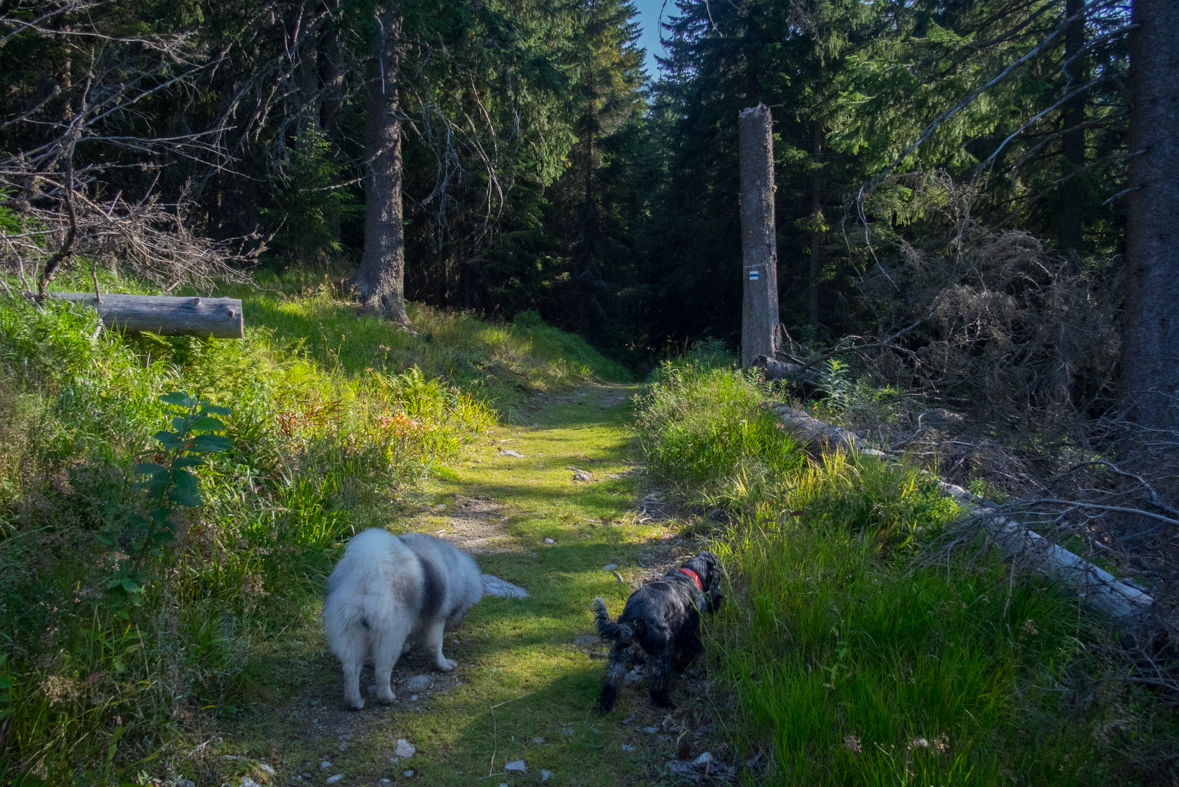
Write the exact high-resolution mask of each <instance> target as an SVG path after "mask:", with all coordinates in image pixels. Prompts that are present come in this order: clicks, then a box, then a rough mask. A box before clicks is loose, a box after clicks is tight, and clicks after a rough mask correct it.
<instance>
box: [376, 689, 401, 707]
mask: <svg viewBox="0 0 1179 787" xmlns="http://www.w3.org/2000/svg"><path fill="white" fill-rule="evenodd" d="M396 699H397V695H396V694H394V693H393V692H391V691H390V692H384V691H378V692H377V702H383V703H384V704H386V705H388V704H389V703H390V702H393V701H395V700H396Z"/></svg>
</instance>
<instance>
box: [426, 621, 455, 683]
mask: <svg viewBox="0 0 1179 787" xmlns="http://www.w3.org/2000/svg"><path fill="white" fill-rule="evenodd" d="M445 630H446V618H439V619H438V620H435V621H434V622H432V623H431V624H430V628H429V630H428V631H426V642H425V646H426V652H433V653H434V666H435V667H437V668H438V669H440V670H442V671H443V672H450V671H451V670H452V669H454V668H455V667H457V666H458V662H457V661H452V660H450V659H448V658H446V656H443V655H442V635H443V633H444V632H445Z"/></svg>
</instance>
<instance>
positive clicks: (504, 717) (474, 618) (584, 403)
mask: <svg viewBox="0 0 1179 787" xmlns="http://www.w3.org/2000/svg"><path fill="white" fill-rule="evenodd" d="M637 393H638V387H637V386H626V385H587V386H585V387H583V388H581V389H579V390H576V391H572V392H569V393H565V394H562V395H554V396H545V395H538V396H536V397H535V399H534V400H533V403H532V405H530V406H529V407H528V408H527V409H526V410H525V411H524V414H523V416H521V418H523V419H527V421H528V424H529V425H526V426H511V425H499V426H497V427H496V428H495V429H494V431H492V432H490V433H488V434H486V435H484V437H483V438H482V439H481V441H480V443H479V445H478V446H476V447H475V449H474V450H473V451H472V453H471V454H470V456H469V457H468V459H467V460H466V461H464V462H463V463H462V464H461V466H459V467H457V468H455V469H454V470H452V471H447V472H446V473H444V476H443V478H441V479H440V480H438V481H437V482H435V483H434V484H432V485H431V487H430V488H429V489H428V490H427V491H426V493H424V494H422V495H419V496H418V497H417V498H416V499H414V500H413V501H412V503H413V504H412V505H409V506H407V507H406V510H403V511H401V512H398V513H391V515H390V520H389V521H388V522H384V523H382V522H374V523H373V524H374V526H380V525H385V526H387V527H388V528H389V529H390V530H392V531H393V532H404V531H408V530H416V531H420V532H425V533H432V534H435V535H438V536H440V537H442V538H445V539H447V540H449V541H450V542H451V543H453V544H455V545H456V546H458V547H460V548H462V549H464V550H466V551H468V552H470V553H471V554H473V555H474V556H475V558H476V560H477V561H478V563H479V566H480V568H481V570H482V571H483V572H484V573H485V575H491V576H492V577H495V578H498V579H499V580H502V581H503V583H501V585H500V586H498V587H499V588H500V589H499V590H496V587H497V586H496V585H495V584H494V581H493V582H492V583H491V584H489V586H488V587H489V590H493V591H495V592H497V593H498V592H501V591H503V592H506V593H508V594H509V595H486V596H484V599H483V601H481V602H480V603H479V604H478V605H477V606H476V607H475V608H474V609H473V610H472V611H471V613H470V614H469V615H468V617H467V619H466V621H465V622H464V624H463V626H462V628H461V629H460V630H459V631H457V632H454V633H453V634H448V635H447V638H446V642H445V646H444V650H445V653H446V655H447V656H448V657H449V658H452V659H455V660H457V661H458V663H459V666H458V667H457V668H455V670H454V671H453V672H450V673H442V672H438V671H436V670H434V669H433V667H432V665H431V663H430V661H429V660H428V659H427V658H426V656H425V655H424V654H422V653H420V652H419V651H416V650H415V651H411V652H410V653H408V654H406V655H405V656H403V657H402V658H401V660H400V661H399V662H398V664H397V667H396V669H395V670H394V672H393V690H394V692H395V693H396V701H395V702H394V703H392V704H391V705H387V706H386V705H380V704H378V703H376V702H373V701H371V700H368V701H366V704H365V707H364V709H363V710H361V711H357V712H350V711H346V710H344V708H343V701H342V675H341V672H340V668H339V664H338V662H337V661H336V659H335V658H334V656H332V654H331V653H330V651H329V650H328V649H327V645H326V642H325V640H324V638H323V635H322V633H321V631H320V627H319V624H318V620H317V619H316V617H317V615H318V608H317V609H314V610H309V611H308V613H307V614H306V615H305V617H306V618H307V620H305V621H301V622H300V624H298V625H293V626H292V630H291V635H290V639H289V640H287V641H285V642H284V645H283V652H281V653H274V654H273V658H274V659H275V660H276V663H279V664H281V669H280V670H279V671H280V673H281V674H283V675H284V676H285V680H284V685H283V686H280V687H275V689H274V690H273V691H265V692H263V696H261V697H260V698H259V702H258V703H256V704H255V705H254V706H252V707H250V708H247V709H243V710H241V711H239V712H238V713H237V714H236V715H234V716H233V717H232V718H230V719H226V718H222V719H219V720H217V725H216V727H217V728H216V729H210V730H209V734H208V735H207V738H208V740H209V743H208V744H207V745H206V746H204V747H203V748H201V749H199V750H198V751H195V752H193V753H192V755H191V757H190V758H189V760H190V762H191V764H192V768H191V769H190V770H191V771H192V772H193V774H194V775H193V776H192V777H189V778H194V779H195V780H196V783H198V784H204V783H213V784H229V785H231V786H233V787H237V785H243V787H250V785H251V784H270V785H281V786H282V787H286V786H287V785H301V786H302V785H328V784H331V785H338V787H352V786H353V785H373V786H375V787H387V786H388V785H411V784H422V785H492V787H497V786H498V785H510V786H513V787H514V786H515V785H526V784H552V785H632V784H651V783H663V782H666V783H669V784H671V783H677V781H676V779H677V774H674V773H670V772H669V766H671V767H672V770H673V771H676V770H678V772H679V774H678V775H679V776H684V775H686V776H687V777H689V778H690V779H691V780H693V781H698V780H699V777H700V776H701V774H703V772H704V771H710V772H711V774H712V775H711V776H706V777H704V780H705V781H708V780H709V779H712V778H714V777H715V776H716V775H721V774H723V773H724V766H723V762H727V761H731V759H732V758H731V757H730V756H729V752H727V751H726V749H725V745H724V743H723V736H722V735H721V734H720V733H721V732H722V731H720V730H717V729H716V727H717V726H719V725H717V724H716V723H715V718H716V709H715V708H714V707H713V704H712V703H713V701H712V691H711V687H710V684H709V683H708V681H707V680H706V679H705V672H704V670H703V667H702V665H701V664H700V663H698V664H697V665H696V667H695V668H694V669H693V671H692V672H691V673H690V674H689V675H688V676H687V677H686V679H684V680H682V681H680V682H679V683H678V685H677V690H676V701H677V708H676V709H675V710H674V711H670V712H669V711H667V710H661V709H658V708H654V707H653V706H651V704H650V702H649V701H648V699H647V696H646V676H645V675H643V671H642V667H641V666H640V667H638V669H636V670H635V671H634V672H632V673H631V675H630V676H629V677H628V684H629V685H628V686H627V690H625V691H624V692H623V693H622V695H621V697H620V698H619V702H618V705H617V707H616V708H615V710H614V712H613V713H611V714H610V715H609V716H602V715H601V714H599V713H598V712H597V711H596V710H595V708H594V704H595V701H596V699H597V695H598V693H599V691H600V690H601V685H602V684H601V681H602V678H603V675H604V669H605V652H606V647H605V645H604V644H603V643H602V642H601V641H600V640H599V639H598V638H597V636H596V634H595V633H594V630H593V626H592V618H591V614H590V612H589V606H590V603H591V601H592V600H593V599H594V597H595V596H601V597H602V598H604V599H605V600H606V602H607V605H608V606H609V608H610V610H611V613H612V614H617V613H618V612H619V611H620V610H621V608H622V605H623V603H624V602H625V599H626V597H627V596H628V595H629V594H630V592H631V591H632V590H633V589H634V588H637V587H639V586H640V585H641V584H642V583H643V582H644V581H645V580H648V579H651V578H654V577H656V576H659V575H660V574H662V573H663V572H664V571H666V570H667V569H668V568H669V567H671V566H672V565H673V564H677V563H678V562H679V561H681V560H683V559H686V558H687V557H689V556H691V555H692V554H695V552H696V551H698V550H699V549H700V548H701V545H700V544H697V543H695V542H693V541H691V540H690V539H687V538H685V537H683V536H682V535H681V534H680V532H681V524H682V523H680V522H679V521H677V520H676V519H674V518H672V517H671V516H670V514H669V513H668V511H667V508H666V506H664V505H663V504H662V496H661V494H660V493H659V491H658V490H656V489H653V488H651V487H650V485H649V484H648V483H647V480H646V478H645V476H644V474H643V473H642V471H641V470H640V469H638V468H637V467H635V466H634V465H633V461H634V450H633V447H632V444H631V431H630V418H631V412H632V407H631V398H632V397H633V396H635V395H636V394H637ZM506 583H510V585H509V584H506ZM513 588H515V590H513ZM524 592H526V593H527V597H512V595H511V594H514V595H517V596H523V595H524ZM372 681H373V679H372V673H371V670H369V669H366V670H365V673H364V674H363V675H362V678H361V687H362V691H363V692H366V695H367V694H368V693H369V692H371V684H372ZM693 759H697V760H699V761H700V762H703V763H704V765H703V766H698V767H697V770H696V771H693V770H692V766H691V761H692V760H693ZM710 762H711V763H712V765H711V766H709V763H710ZM718 765H719V768H718ZM210 777H212V778H210ZM679 783H682V781H681V782H679Z"/></svg>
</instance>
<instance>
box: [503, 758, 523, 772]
mask: <svg viewBox="0 0 1179 787" xmlns="http://www.w3.org/2000/svg"><path fill="white" fill-rule="evenodd" d="M504 770H505V771H516V772H518V773H528V768H527V767H526V766H525V765H524V761H523V760H512V761H511V762H509V763H508V764H507V765H505V766H504Z"/></svg>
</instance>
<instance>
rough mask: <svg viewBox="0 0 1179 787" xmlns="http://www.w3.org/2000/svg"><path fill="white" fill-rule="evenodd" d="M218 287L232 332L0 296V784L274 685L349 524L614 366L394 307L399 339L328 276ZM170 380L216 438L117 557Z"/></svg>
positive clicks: (197, 719) (154, 748)
mask: <svg viewBox="0 0 1179 787" xmlns="http://www.w3.org/2000/svg"><path fill="white" fill-rule="evenodd" d="M132 284H133V283H132ZM127 285H128V282H112V281H106V282H104V289H107V290H108V291H109V290H111V289H116V288H118V289H123V290H127V289H135V287H134V286H132V287H128V286H127ZM68 286H69V284H68V282H67V284H66V287H68ZM82 288H83V289H85V286H84V285H83V286H82ZM242 295H243V296H245V297H244V300H245V302H246V319H247V333H246V338H245V339H244V340H240V341H229V340H200V339H190V338H171V339H163V338H160V337H154V336H150V335H144V336H139V337H124V336H121V335H119V334H113V333H109V332H103V331H98V330H97V319H96V315H95V314H94V313H93V312H91V311H89V310H87V309H84V308H79V307H77V306H72V305H69V304H65V303H61V302H52V301H51V302H49V303H47V304H46V305H45V306H44V307H43V308H37V307H34V306H33V305H32V304H29V303H27V302H25V301H23V300H16V299H3V300H0V443H2V444H3V448H4V450H3V451H0V783H5V784H8V783H26V784H42V783H44V784H97V783H107V782H119V781H126V780H129V779H130V778H132V777H133V776H134V774H135V773H136V771H137V770H138V769H142V768H148V769H151V770H152V771H153V772H161V771H164V772H166V771H167V770H168V769H167V767H166V763H165V762H164V760H166V759H167V758H168V757H169V756H171V754H170V753H171V752H172V750H171V749H170V748H169V747H168V746H167V745H165V744H167V743H168V742H169V741H173V740H180V739H183V738H185V737H186V736H192V735H195V734H196V733H197V732H198V731H199V730H200V729H201V728H202V726H203V725H205V724H207V723H208V719H209V718H210V714H213V715H217V714H232V713H235V712H236V710H237V709H238V708H240V707H242V706H243V705H244V704H246V703H249V702H250V701H252V700H253V699H256V698H259V697H265V696H268V693H269V692H271V691H273V688H268V687H273V686H276V685H278V686H281V685H282V683H283V680H282V673H281V671H279V670H278V667H277V666H276V663H275V662H274V660H273V659H269V658H266V656H267V654H272V653H274V652H275V651H276V649H277V650H278V651H281V646H280V644H279V643H280V639H279V638H278V637H277V636H276V635H277V634H278V633H279V632H280V631H284V630H289V629H290V628H291V627H292V626H298V625H305V624H306V623H308V622H313V621H314V617H315V614H316V610H317V600H318V597H319V596H320V594H321V593H322V587H323V581H324V579H325V578H326V576H327V573H328V572H329V571H330V567H331V565H332V564H333V562H334V560H335V559H336V558H337V557H338V553H339V548H340V546H341V544H342V542H343V541H344V539H345V538H346V537H347V536H348V535H349V534H351V533H352V532H355V531H357V530H358V529H360V528H363V527H368V526H371V525H374V524H375V525H379V524H381V523H382V522H386V521H388V519H389V510H390V508H391V507H396V506H397V505H398V502H399V501H400V500H401V499H402V497H403V495H404V493H405V492H407V491H409V490H412V489H413V488H415V486H416V485H418V484H419V483H420V482H421V481H422V480H424V479H425V478H426V477H427V476H428V475H429V474H430V473H431V472H434V471H435V470H437V469H438V468H440V467H442V466H444V465H446V464H448V463H452V462H454V461H455V460H457V459H458V458H459V457H460V456H461V455H462V454H463V452H464V450H465V447H466V446H467V445H468V444H469V443H470V442H471V441H473V440H474V439H476V438H477V437H478V435H479V434H480V433H482V432H483V431H484V430H486V429H487V428H488V427H489V426H490V425H491V424H492V423H493V422H494V420H495V417H496V410H497V409H498V410H499V411H500V412H501V413H502V412H506V411H510V410H511V409H512V408H514V407H517V406H518V405H519V403H520V402H521V401H523V397H524V396H525V395H526V393H527V391H528V390H530V389H531V388H534V387H548V388H552V387H561V386H564V385H570V384H573V383H574V382H578V381H580V380H582V379H585V378H587V377H592V376H594V375H596V374H599V373H600V372H605V373H607V374H613V375H615V376H618V375H625V370H621V369H619V368H617V367H616V366H615V365H612V364H610V363H609V362H608V361H606V360H605V359H603V358H601V356H599V355H597V354H596V353H594V352H593V351H592V350H591V349H590V348H588V346H586V345H585V344H584V342H581V341H580V340H579V339H574V338H570V337H564V336H561V335H559V332H555V331H554V330H553V329H551V328H548V327H547V326H544V325H543V324H536V325H533V326H531V327H528V328H523V327H522V328H513V327H511V326H495V325H489V324H487V323H483V322H480V321H478V320H476V319H475V318H474V317H472V316H470V315H451V314H446V313H443V312H437V311H432V310H428V309H415V310H414V312H413V313H414V317H415V321H416V325H417V327H418V332H419V335H418V336H412V335H410V334H408V333H403V332H400V331H396V330H394V329H392V328H391V327H390V326H389V325H387V324H383V323H381V322H379V321H377V320H373V319H368V318H365V319H358V317H357V316H356V314H355V313H354V312H353V310H352V309H351V308H350V307H349V306H348V304H347V303H344V302H340V301H338V300H336V299H334V298H333V297H332V292H331V290H330V288H317V289H311V290H308V291H307V292H306V293H305V294H304V295H302V296H286V295H280V294H278V293H275V292H262V293H259V292H249V293H247V292H243V293H242ZM567 351H568V352H570V354H569V355H566V354H565V353H566V352H567ZM170 391H187V392H190V393H193V394H198V393H199V394H200V395H201V396H203V397H205V398H207V399H209V400H211V401H212V402H214V403H216V404H218V405H222V406H226V407H229V408H231V412H230V414H229V415H227V416H224V417H223V419H222V420H223V421H224V422H225V429H224V434H225V435H226V436H227V437H229V438H230V439H231V440H232V443H233V448H232V449H231V450H230V451H228V452H225V453H222V454H218V455H216V456H214V457H213V458H212V459H211V460H210V461H209V462H208V463H207V464H206V465H205V466H203V467H199V468H195V469H194V472H195V473H196V475H197V477H198V479H199V486H200V489H201V491H202V495H203V498H204V505H203V506H201V507H199V508H195V509H190V510H189V511H188V512H187V514H186V515H184V516H183V517H182V518H181V519H180V520H179V521H180V528H179V533H178V535H177V538H176V541H175V543H174V544H172V545H170V546H169V547H167V548H165V549H163V550H162V551H161V553H160V554H159V555H158V556H157V557H152V558H150V559H149V560H147V561H146V563H145V564H144V565H142V566H140V565H135V566H134V567H133V568H130V567H129V566H131V565H132V564H133V563H137V558H132V557H131V556H129V555H128V554H127V552H131V551H132V550H131V549H130V548H128V547H127V546H125V545H127V544H129V543H130V542H131V541H132V540H133V539H134V538H135V532H136V531H135V528H136V527H137V525H136V523H137V522H141V521H142V519H141V515H142V514H144V513H147V511H148V508H149V506H150V505H151V501H149V500H147V498H146V496H145V493H144V492H143V491H142V490H141V489H140V488H139V486H138V482H139V481H140V480H141V476H139V475H137V473H136V472H135V466H136V464H137V463H138V462H143V461H160V460H159V458H158V454H156V453H155V452H157V451H158V450H159V449H158V446H157V444H156V442H155V440H153V438H152V435H153V434H155V433H156V432H158V431H159V430H161V429H164V428H166V426H167V424H168V418H169V415H170V414H169V412H168V408H167V406H166V405H165V404H164V403H163V402H161V401H160V396H161V395H162V394H165V393H168V392H170ZM136 554H139V553H136ZM132 576H133V577H134V581H128V582H126V583H124V582H122V580H123V579H130V578H132ZM161 758H162V759H161Z"/></svg>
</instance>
